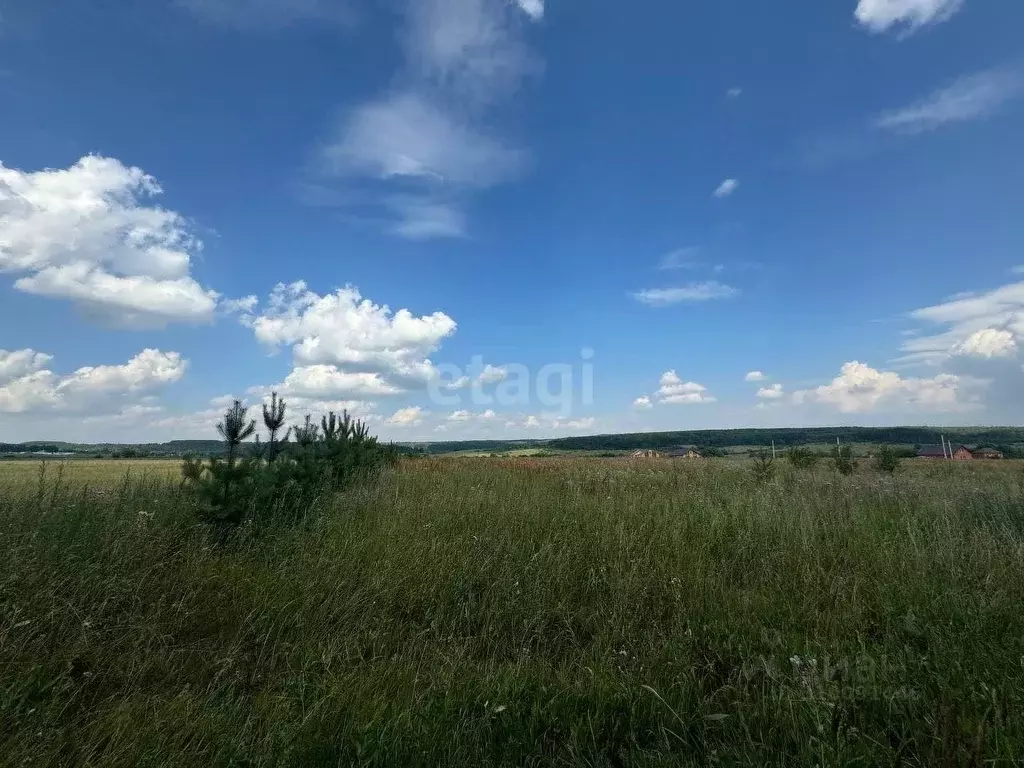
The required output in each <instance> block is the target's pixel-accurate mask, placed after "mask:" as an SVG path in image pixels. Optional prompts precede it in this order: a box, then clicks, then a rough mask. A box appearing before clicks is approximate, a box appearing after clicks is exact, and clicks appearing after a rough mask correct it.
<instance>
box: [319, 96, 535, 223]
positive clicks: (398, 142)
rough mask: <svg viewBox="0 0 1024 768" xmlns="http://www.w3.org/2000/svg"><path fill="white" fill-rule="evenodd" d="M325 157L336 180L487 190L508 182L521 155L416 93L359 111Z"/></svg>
mask: <svg viewBox="0 0 1024 768" xmlns="http://www.w3.org/2000/svg"><path fill="white" fill-rule="evenodd" d="M325 156H326V158H327V160H328V161H329V162H330V164H331V168H332V170H333V171H334V172H335V173H339V174H346V175H363V176H369V177H372V178H376V179H382V180H388V179H403V178H404V179H415V180H421V181H427V182H437V183H440V184H451V185H455V186H465V187H489V186H491V185H493V184H496V183H498V182H499V181H502V180H504V179H507V178H508V177H509V176H510V175H512V174H513V173H514V172H515V171H516V170H517V169H518V167H519V166H520V165H521V163H522V160H523V157H522V154H521V153H520V152H518V151H515V150H510V149H506V148H505V147H503V146H502V145H501V144H500V143H499V142H498V141H497V140H495V139H493V138H491V137H489V136H486V135H484V134H481V133H478V132H477V131H475V130H474V129H473V128H472V127H470V126H469V125H467V124H466V123H465V122H463V121H460V120H457V119H456V118H455V117H454V116H452V115H451V114H449V113H447V112H445V111H443V110H442V109H441V107H440V106H439V105H437V104H435V103H433V102H432V101H430V100H429V99H428V98H427V97H426V96H425V95H422V94H417V93H398V94H393V95H390V96H387V97H385V98H384V99H383V100H382V101H379V102H371V103H369V104H366V105H364V106H362V107H359V108H358V109H357V110H356V111H355V112H353V114H352V115H351V116H350V117H349V118H348V121H347V122H346V124H345V126H344V128H343V129H342V132H341V137H340V140H339V141H338V143H336V144H334V145H331V146H329V147H328V148H327V149H326V150H325ZM416 202H417V201H416V199H415V198H413V199H412V203H413V204H416ZM420 204H421V205H424V206H428V205H430V204H429V203H428V202H425V201H424V202H422V203H420ZM448 215H451V212H450V211H449V214H448Z"/></svg>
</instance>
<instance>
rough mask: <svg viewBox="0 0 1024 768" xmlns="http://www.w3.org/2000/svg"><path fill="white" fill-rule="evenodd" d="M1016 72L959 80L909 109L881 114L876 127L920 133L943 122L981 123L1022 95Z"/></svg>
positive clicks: (1003, 72)
mask: <svg viewBox="0 0 1024 768" xmlns="http://www.w3.org/2000/svg"><path fill="white" fill-rule="evenodd" d="M1022 86H1024V81H1022V78H1021V76H1020V75H1019V74H1018V73H1016V72H1011V71H1004V70H990V71H987V72H979V73H977V74H974V75H968V76H966V77H961V78H960V79H958V80H955V81H954V82H952V83H950V84H949V85H947V86H945V87H943V88H940V89H939V90H937V91H935V92H934V93H932V94H931V95H929V96H927V97H926V98H924V99H922V100H921V101H918V102H916V103H914V104H911V105H910V106H907V107H903V108H902V109H896V110H893V111H891V112H884V113H883V114H881V115H879V116H878V118H876V120H875V125H876V126H878V127H879V128H885V129H888V130H893V131H899V132H902V133H922V132H924V131H930V130H934V129H936V128H939V127H940V126H942V125H945V124H946V123H955V122H964V121H967V120H980V119H982V118H985V117H988V116H990V115H992V114H994V113H995V112H996V111H997V110H998V109H999V107H1001V106H1002V105H1003V104H1004V103H1006V102H1007V101H1009V100H1011V99H1013V98H1016V97H1017V96H1019V95H1020V94H1021V93H1022V90H1024V89H1022Z"/></svg>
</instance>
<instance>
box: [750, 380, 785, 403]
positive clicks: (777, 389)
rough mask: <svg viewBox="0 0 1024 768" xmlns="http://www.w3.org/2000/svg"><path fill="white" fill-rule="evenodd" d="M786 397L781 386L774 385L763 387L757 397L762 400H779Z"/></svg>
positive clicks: (758, 391)
mask: <svg viewBox="0 0 1024 768" xmlns="http://www.w3.org/2000/svg"><path fill="white" fill-rule="evenodd" d="M784 396H785V392H783V391H782V385H781V384H772V385H771V386H769V387H761V388H760V389H758V390H757V397H758V398H760V399H761V400H778V399H780V398H782V397H784Z"/></svg>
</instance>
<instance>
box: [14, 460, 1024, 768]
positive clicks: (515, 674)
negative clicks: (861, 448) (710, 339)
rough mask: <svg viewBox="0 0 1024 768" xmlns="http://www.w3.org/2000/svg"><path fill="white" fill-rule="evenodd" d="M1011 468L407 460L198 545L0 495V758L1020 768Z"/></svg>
mask: <svg viewBox="0 0 1024 768" xmlns="http://www.w3.org/2000/svg"><path fill="white" fill-rule="evenodd" d="M1019 472H1020V471H1019V469H1014V470H1013V471H1010V470H1008V469H1006V468H1005V467H1002V466H999V465H995V466H991V467H983V466H973V467H969V466H953V465H952V463H942V464H934V465H928V466H924V465H916V466H912V467H908V468H906V469H905V470H904V471H902V472H901V473H899V474H897V475H896V476H895V477H880V476H877V475H872V474H857V475H854V476H851V477H839V476H837V475H835V474H833V473H831V472H829V471H826V470H823V469H821V468H819V469H818V470H815V472H814V473H803V474H797V473H793V472H792V471H790V470H789V469H788V468H781V469H780V472H779V474H778V475H777V476H776V477H775V478H774V479H773V480H772V481H770V482H767V483H758V482H755V480H754V478H753V476H752V473H750V472H749V471H748V470H747V469H746V468H745V467H743V466H735V465H732V464H725V465H718V464H717V463H716V462H707V463H700V464H692V465H682V464H679V463H672V462H667V461H666V462H661V461H657V460H654V461H650V460H647V461H638V462H629V461H622V460H609V461H596V460H567V461H563V460H554V459H548V460H544V461H539V460H529V459H518V460H487V459H479V460H477V459H461V460H423V461H415V462H410V463H407V464H405V465H403V466H401V467H399V468H398V469H396V470H393V471H389V472H387V473H385V474H384V475H382V476H381V477H379V478H378V479H377V480H375V481H372V482H368V483H365V484H362V485H360V486H358V487H355V488H353V489H351V490H349V491H346V492H345V493H343V494H339V495H337V496H334V497H332V498H327V499H324V500H323V503H321V504H320V505H319V506H318V508H317V509H316V510H314V511H313V513H311V514H310V515H309V516H308V517H307V518H306V520H305V521H304V522H303V524H301V525H299V526H295V527H290V528H281V529H279V530H269V531H268V530H262V531H260V532H259V533H258V535H257V534H256V532H253V534H252V535H247V534H246V533H244V532H243V534H242V536H241V537H240V539H239V540H238V541H236V542H235V543H234V545H233V546H232V547H230V548H228V549H223V548H220V549H218V548H216V547H211V544H210V536H209V532H208V531H206V530H205V529H204V528H203V527H201V526H197V525H196V524H195V522H194V520H195V517H194V514H193V510H192V509H190V507H189V504H190V502H189V498H190V497H189V495H188V494H185V493H183V492H182V491H181V490H180V489H179V487H178V485H177V484H176V483H171V482H168V481H166V480H162V479H159V478H155V479H154V478H142V479H131V478H129V479H128V480H127V481H125V482H124V483H122V484H121V486H120V487H118V488H114V489H100V490H99V491H92V490H88V489H85V488H82V487H81V486H77V485H74V484H67V483H56V482H55V481H54V480H53V478H50V479H47V480H45V481H44V482H43V483H40V484H38V485H37V486H35V487H29V486H24V487H22V488H21V489H20V490H17V491H15V490H8V491H4V492H3V494H0V553H2V558H0V763H3V764H9V765H26V764H31V765H47V764H86V765H103V766H108V765H114V766H118V765H124V766H129V765H131V766H134V765H210V764H214V765H228V764H234V765H251V766H255V765H319V764H328V765H352V764H364V765H380V766H396V765H423V766H428V765H429V766H433V765H452V766H470V765H472V766H486V765H494V766H497V765H509V766H511V765H593V766H623V765H631V766H655V765H709V764H711V765H767V764H794V765H829V766H831V765H863V766H873V765H891V764H904V765H920V766H931V765H1018V764H1021V763H1022V762H1024V716H1022V712H1024V612H1022V608H1024V569H1022V566H1024V492H1022V488H1021V483H1020V482H1019V481H1020V477H1019Z"/></svg>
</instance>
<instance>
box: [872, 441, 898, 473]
mask: <svg viewBox="0 0 1024 768" xmlns="http://www.w3.org/2000/svg"><path fill="white" fill-rule="evenodd" d="M899 468H900V458H899V456H897V455H896V451H895V449H893V447H892V446H891V445H883V446H882V447H881V448H879V449H878V455H877V456H875V469H877V470H878V471H879V472H888V473H889V474H890V475H891V474H892V473H893V472H895V471H896V470H897V469H899Z"/></svg>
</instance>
